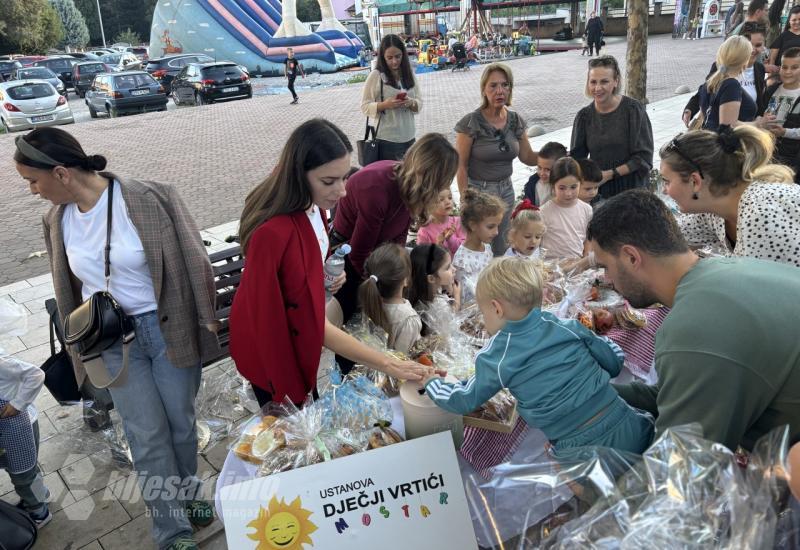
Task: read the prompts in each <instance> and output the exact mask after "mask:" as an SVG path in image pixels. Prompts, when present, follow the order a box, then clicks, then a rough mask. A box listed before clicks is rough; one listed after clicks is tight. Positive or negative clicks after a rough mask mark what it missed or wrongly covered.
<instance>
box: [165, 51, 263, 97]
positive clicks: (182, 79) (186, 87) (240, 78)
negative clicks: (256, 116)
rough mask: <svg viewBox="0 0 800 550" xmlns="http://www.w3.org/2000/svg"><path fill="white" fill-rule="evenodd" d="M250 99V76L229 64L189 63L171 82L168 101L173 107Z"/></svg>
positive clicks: (251, 95) (234, 65) (251, 91)
mask: <svg viewBox="0 0 800 550" xmlns="http://www.w3.org/2000/svg"><path fill="white" fill-rule="evenodd" d="M251 97H253V87H252V85H251V84H250V77H249V76H247V73H245V72H244V71H243V70H242V68H241V67H239V65H237V64H236V63H231V62H230V61H222V62H212V63H189V64H188V65H186V66H185V67H184V68H183V69H182V70H181V72H180V73H178V76H176V77H175V79H174V80H173V81H172V99H173V101H175V104H176V105H186V104H194V105H205V104H207V103H213V102H214V101H219V100H225V99H247V98H251Z"/></svg>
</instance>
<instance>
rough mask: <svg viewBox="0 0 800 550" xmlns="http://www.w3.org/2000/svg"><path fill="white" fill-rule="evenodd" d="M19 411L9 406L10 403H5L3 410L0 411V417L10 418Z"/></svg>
mask: <svg viewBox="0 0 800 550" xmlns="http://www.w3.org/2000/svg"><path fill="white" fill-rule="evenodd" d="M18 414H19V411H18V410H17V409H15V408H14V407H12V406H11V403H6V406H5V407H4V408H3V411H2V412H0V418H10V417H12V416H17V415H18Z"/></svg>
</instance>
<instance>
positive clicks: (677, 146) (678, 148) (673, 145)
mask: <svg viewBox="0 0 800 550" xmlns="http://www.w3.org/2000/svg"><path fill="white" fill-rule="evenodd" d="M681 135H683V134H680V135H678V136H675V138H674V139H673V140H672V141H670V142H669V145H668V146H667V151H675V153H677V154H678V156H679V157H681V158H682V159H683V160H685V161H686V162H688V163H689V164H691V165H692V167H693V168H694V169H695V170H697V173H698V174H700V179H703V178H704V176H703V169H702V168H700V165H699V164H697V162H696V161H695V160H693V159H692V157H690V156H689V155H688V154H686V152H684V151H682V150H681V146H680V144H679V143H678V138H679V137H681Z"/></svg>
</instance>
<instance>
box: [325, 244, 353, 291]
mask: <svg viewBox="0 0 800 550" xmlns="http://www.w3.org/2000/svg"><path fill="white" fill-rule="evenodd" d="M348 254H350V245H349V244H343V245H342V246H340V247H339V248H337V249H336V252H334V253H333V254H331V255H330V257H328V259H327V260H325V265H324V266H323V270H322V271H323V274H322V276H323V277H324V279H325V300H326V301H327V300H329V299H330V298H331V296H332V294H331V291H330V288H331V285H332V284H333V283H334V282H335V281H336V278H337V277H339V275H341V274H342V273H343V272H344V257H345V256H346V255H348Z"/></svg>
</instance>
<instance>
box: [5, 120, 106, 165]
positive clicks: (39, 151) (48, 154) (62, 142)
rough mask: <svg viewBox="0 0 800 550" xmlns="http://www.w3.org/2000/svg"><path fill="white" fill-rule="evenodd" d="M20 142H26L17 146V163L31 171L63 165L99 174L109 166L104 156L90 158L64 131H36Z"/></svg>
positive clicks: (42, 129)
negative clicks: (28, 167) (29, 168)
mask: <svg viewBox="0 0 800 550" xmlns="http://www.w3.org/2000/svg"><path fill="white" fill-rule="evenodd" d="M17 139H19V140H22V141H23V142H24V143H22V144H20V143H19V142H18V143H17V149H16V151H14V160H15V161H16V162H18V163H20V164H23V165H25V166H30V167H31V168H37V169H39V170H52V169H53V168H55V167H56V166H63V167H65V168H77V169H78V170H82V171H84V172H98V171H100V170H104V169H105V167H106V164H107V161H106V158H105V157H104V156H102V155H87V154H86V153H85V152H84V150H83V147H82V146H81V144H80V143H79V142H78V140H77V139H75V137H73V135H72V134H70V133H69V132H66V131H64V130H62V129H61V128H52V127H48V128H37V129H36V130H33V131H32V132H29V133H27V134H25V135H24V136H21V137H19V138H17ZM26 151H27V153H26Z"/></svg>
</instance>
